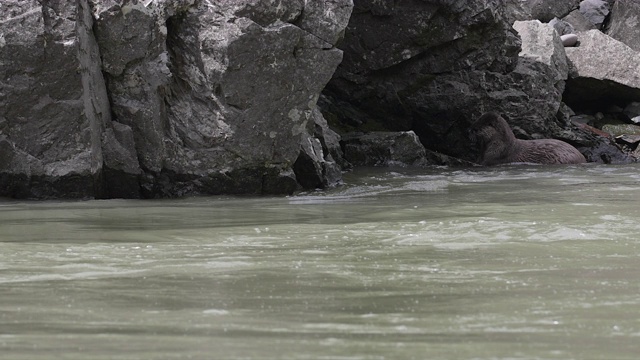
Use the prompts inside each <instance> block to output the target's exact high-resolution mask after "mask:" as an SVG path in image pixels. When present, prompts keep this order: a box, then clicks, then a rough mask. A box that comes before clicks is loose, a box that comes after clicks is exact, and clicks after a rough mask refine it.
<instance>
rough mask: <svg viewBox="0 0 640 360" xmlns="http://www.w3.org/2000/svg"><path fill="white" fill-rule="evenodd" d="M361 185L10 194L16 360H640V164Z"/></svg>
mask: <svg viewBox="0 0 640 360" xmlns="http://www.w3.org/2000/svg"><path fill="white" fill-rule="evenodd" d="M345 182H346V185H344V186H342V187H339V188H336V189H332V190H329V191H324V192H310V193H305V194H299V195H296V196H290V197H202V198H188V199H180V200H148V201H129V200H109V201H82V202H15V201H8V200H5V201H4V202H0V358H2V359H25V360H26V359H29V360H38V359H638V358H640V236H639V234H640V220H639V218H638V216H639V215H640V166H637V165H625V166H612V165H607V166H604V165H584V166H573V167H558V166H556V167H546V166H503V167H496V168H487V169H471V170H455V169H420V170H416V169H391V170H389V169H360V170H357V171H355V172H352V173H349V174H346V175H345Z"/></svg>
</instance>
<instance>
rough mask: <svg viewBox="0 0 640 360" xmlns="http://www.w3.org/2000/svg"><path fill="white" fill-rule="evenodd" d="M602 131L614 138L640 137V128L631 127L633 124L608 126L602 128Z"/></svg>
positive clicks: (636, 126)
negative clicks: (621, 136) (625, 136)
mask: <svg viewBox="0 0 640 360" xmlns="http://www.w3.org/2000/svg"><path fill="white" fill-rule="evenodd" d="M602 130H604V131H606V132H608V133H609V134H611V135H612V136H620V135H640V126H638V125H631V124H623V125H613V124H606V125H603V126H602Z"/></svg>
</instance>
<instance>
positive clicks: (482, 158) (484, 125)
mask: <svg viewBox="0 0 640 360" xmlns="http://www.w3.org/2000/svg"><path fill="white" fill-rule="evenodd" d="M469 139H470V140H471V143H472V146H473V147H474V148H475V149H477V151H478V153H479V156H478V160H477V162H478V163H480V164H483V165H494V164H498V163H502V162H508V161H509V156H510V154H511V151H512V149H513V147H514V146H515V140H516V138H515V136H513V132H512V131H511V128H510V127H509V124H507V122H506V121H505V120H504V119H503V118H502V117H501V116H500V115H498V114H497V113H495V112H488V113H485V114H483V115H482V116H480V118H479V119H478V120H476V122H474V123H473V124H471V127H469Z"/></svg>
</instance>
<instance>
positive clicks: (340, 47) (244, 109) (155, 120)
mask: <svg viewBox="0 0 640 360" xmlns="http://www.w3.org/2000/svg"><path fill="white" fill-rule="evenodd" d="M609 11H610V15H607V14H608V13H609ZM639 18H640V9H639V6H638V5H637V4H636V2H626V1H613V0H583V1H578V0H571V1H554V0H532V1H521V0H470V1H459V0H407V1H374V0H355V1H353V2H352V0H318V1H306V0H291V1H277V2H276V1H273V0H238V1H206V0H163V1H159V0H144V1H140V0H75V1H71V2H64V1H53V0H3V1H2V2H0V19H1V20H0V49H1V51H0V196H10V197H18V198H59V197H64V198H111V197H125V198H137V197H142V198H150V197H174V196H184V195H193V194H221V193H226V194H229V193H249V194H258V193H269V194H288V193H292V192H294V191H295V190H297V189H300V188H306V189H315V188H326V187H330V186H333V185H335V184H339V183H340V181H341V172H342V171H343V170H345V169H348V168H349V167H350V166H352V165H355V166H358V165H385V164H399V163H402V164H406V165H411V166H427V165H429V164H438V165H440V164H447V165H463V166H469V164H470V163H469V162H467V161H472V160H474V159H475V158H476V157H477V154H476V153H474V151H475V149H474V148H473V147H472V146H471V144H470V143H469V141H468V140H469V139H468V134H467V129H468V127H469V125H470V124H471V123H472V122H473V121H474V120H475V119H477V118H478V117H479V116H480V115H481V114H482V113H484V112H487V111H494V112H497V113H499V114H500V115H501V116H503V117H504V118H505V119H506V120H507V121H508V122H509V124H510V126H511V128H512V129H513V131H514V133H515V135H516V136H517V137H518V138H521V139H538V138H558V139H561V140H564V141H567V142H569V143H571V144H572V145H574V146H576V147H578V148H579V149H580V150H581V152H582V153H583V154H584V155H585V157H586V158H587V160H589V161H597V162H628V161H631V160H632V159H631V158H630V157H629V156H628V154H629V153H632V152H634V154H636V155H637V154H638V150H637V143H638V142H637V135H632V134H619V131H618V132H616V134H619V135H617V140H618V144H616V143H615V142H614V137H612V136H611V135H610V134H608V133H606V132H604V131H602V128H603V127H605V125H607V126H608V127H606V128H610V126H609V125H615V126H618V125H620V126H619V127H618V129H627V128H628V127H626V125H629V124H633V123H636V122H638V120H637V118H638V117H639V116H640V114H639V115H635V114H636V111H635V110H633V109H631V108H632V104H633V103H634V102H640V78H639V76H640V75H638V74H640V62H639V60H638V59H640V56H638V47H639V45H638V42H637V41H638V37H637V36H636V35H637V34H636V33H637V24H636V23H637V21H638V19H639ZM536 19H537V20H536ZM516 20H519V21H516ZM545 22H549V23H548V24H547V23H545ZM554 29H555V30H554ZM560 35H565V37H564V40H565V43H566V45H567V46H575V47H571V48H564V47H563V43H562V40H561V39H562V38H561V37H560ZM567 35H568V36H567ZM576 37H577V41H576ZM570 40H571V41H570ZM325 85H326V87H325ZM626 109H631V110H626ZM632 110H633V111H632ZM372 131H375V132H376V133H371V132H372ZM624 131H626V130H624ZM339 133H340V134H343V135H344V134H349V135H345V137H344V138H343V139H342V140H341V137H340V135H339ZM354 133H358V134H359V135H357V136H356V135H354ZM621 149H622V150H621ZM345 154H346V158H345ZM354 154H359V155H354ZM399 154H403V155H401V156H400V155H399ZM362 159H365V160H362Z"/></svg>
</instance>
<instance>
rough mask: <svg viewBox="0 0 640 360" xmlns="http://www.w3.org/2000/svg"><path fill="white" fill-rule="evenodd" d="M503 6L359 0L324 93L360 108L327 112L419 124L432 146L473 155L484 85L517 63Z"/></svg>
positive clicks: (404, 126)
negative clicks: (471, 138)
mask: <svg viewBox="0 0 640 360" xmlns="http://www.w3.org/2000/svg"><path fill="white" fill-rule="evenodd" d="M502 10H503V4H502V3H501V2H500V1H492V0H473V1H465V2H460V1H454V0H449V1H435V0H430V1H404V2H378V1H367V0H360V1H355V3H354V12H353V15H352V17H351V20H350V21H349V25H348V26H347V30H346V32H345V37H344V40H343V42H342V43H341V45H340V48H341V49H343V50H344V51H345V55H344V60H343V62H342V63H341V64H340V66H339V67H338V70H337V71H336V74H335V75H334V77H333V78H332V80H331V82H330V83H329V85H328V86H327V89H326V91H325V92H324V94H325V95H327V96H328V97H332V98H334V100H332V101H330V102H329V103H340V102H342V103H347V104H349V105H350V106H353V107H355V108H356V109H355V110H354V111H348V112H347V111H340V112H333V111H332V110H331V109H328V108H325V107H323V111H324V112H325V116H329V117H330V118H332V119H337V120H338V121H340V122H342V123H344V124H352V123H367V124H371V123H380V124H381V125H382V127H383V128H385V129H387V130H392V131H408V130H414V131H415V132H416V134H417V135H418V136H419V137H420V140H421V141H422V142H423V143H424V144H425V146H426V147H427V148H429V149H432V150H437V151H440V152H443V153H447V154H451V155H454V156H459V155H463V154H465V153H467V152H468V150H467V149H466V141H465V136H466V130H465V129H466V126H468V121H469V119H470V111H472V108H475V109H479V108H480V106H479V104H478V101H480V100H481V99H482V98H485V96H484V95H483V94H482V92H483V91H484V90H483V87H484V86H485V85H486V86H487V87H493V86H494V82H495V81H500V80H498V78H501V77H502V76H504V74H507V73H509V72H511V71H512V70H513V69H514V68H515V67H516V65H517V62H518V56H517V55H518V52H519V51H520V40H519V38H518V37H517V35H516V33H515V31H514V30H513V29H512V28H511V26H510V24H509V23H508V22H507V20H506V18H505V17H504V15H503V13H502ZM488 82H491V84H490V85H487V83H488ZM497 86H501V85H497ZM484 93H486V91H484ZM351 114H366V115H367V116H368V117H369V118H370V120H367V119H366V117H363V116H358V119H351V118H350V116H351ZM367 124H365V125H367Z"/></svg>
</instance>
